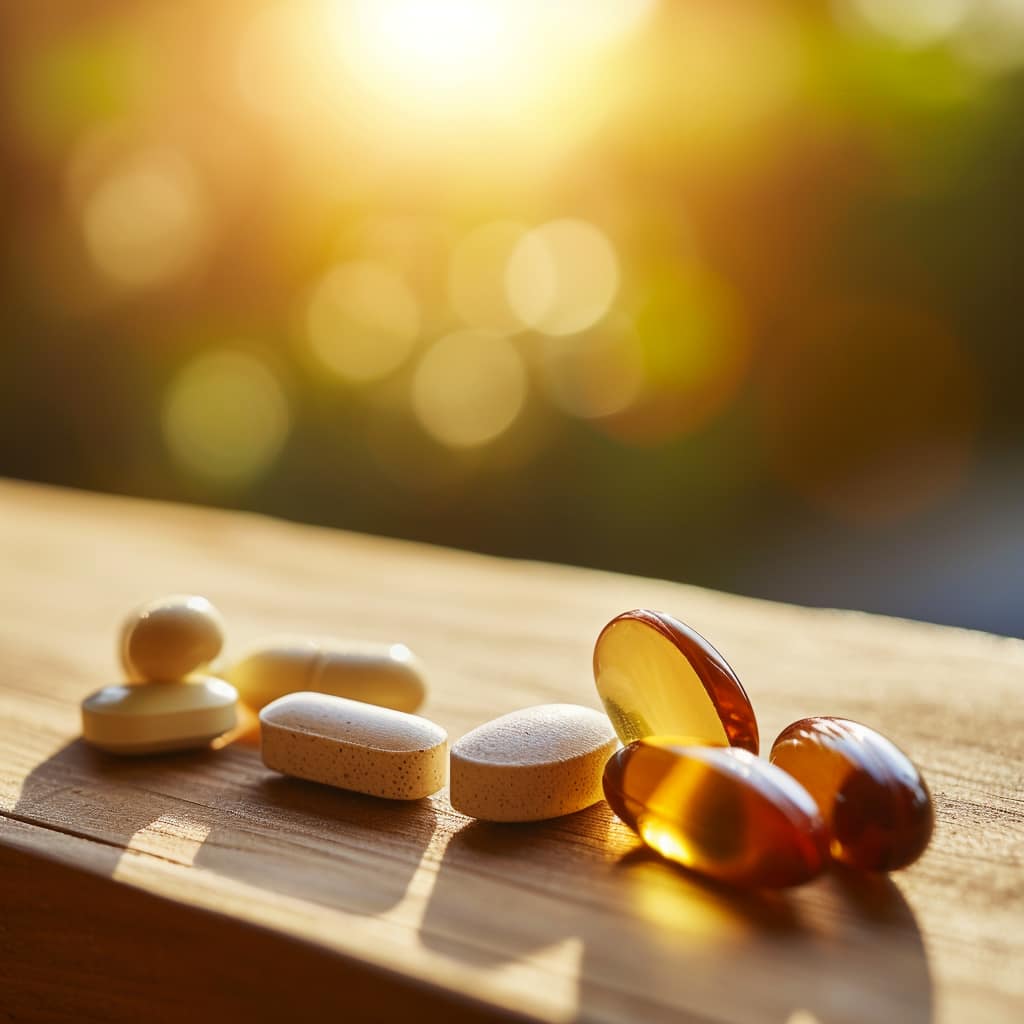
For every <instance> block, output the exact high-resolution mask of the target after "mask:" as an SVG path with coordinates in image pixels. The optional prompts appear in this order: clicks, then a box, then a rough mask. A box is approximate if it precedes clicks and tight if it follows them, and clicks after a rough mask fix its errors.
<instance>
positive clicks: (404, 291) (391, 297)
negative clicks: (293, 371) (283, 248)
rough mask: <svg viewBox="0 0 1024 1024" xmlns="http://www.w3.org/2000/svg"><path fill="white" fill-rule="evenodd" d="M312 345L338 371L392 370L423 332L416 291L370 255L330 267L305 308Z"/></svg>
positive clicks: (371, 373) (362, 377)
mask: <svg viewBox="0 0 1024 1024" xmlns="http://www.w3.org/2000/svg"><path fill="white" fill-rule="evenodd" d="M306 329H307V334H308V340H309V345H310V348H311V349H312V351H313V353H314V354H315V355H316V356H317V358H318V359H319V360H320V361H321V362H322V363H323V364H324V365H325V366H326V367H328V368H329V369H330V370H332V371H333V372H334V373H336V374H337V375H338V376H340V377H343V378H345V379H347V380H350V381H357V382H362V381H371V380H377V379H379V378H381V377H385V376H387V375H388V374H389V373H392V372H393V371H395V370H396V369H398V367H399V366H401V365H402V363H404V362H405V360H406V359H407V358H408V356H409V354H410V353H411V352H412V349H413V346H414V345H415V343H416V338H417V335H418V332H419V307H418V305H417V302H416V297H415V295H413V293H412V291H411V290H410V288H409V286H408V285H407V284H406V283H405V281H404V280H403V279H402V277H401V275H399V274H397V273H396V272H395V271H393V270H391V269H390V268H389V267H387V266H385V265H383V264H379V263H373V262H370V261H368V260H356V261H352V262H348V263H342V264H339V265H337V266H335V267H332V268H331V269H330V270H329V271H328V272H327V273H326V274H325V275H324V276H323V277H322V278H321V279H320V281H319V282H318V283H317V284H316V286H315V287H314V289H313V291H312V294H311V296H310V299H309V304H308V306H307V309H306Z"/></svg>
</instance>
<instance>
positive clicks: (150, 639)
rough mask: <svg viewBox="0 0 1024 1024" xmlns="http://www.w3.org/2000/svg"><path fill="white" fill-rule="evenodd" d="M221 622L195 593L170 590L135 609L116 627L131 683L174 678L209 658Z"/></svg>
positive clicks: (218, 642) (217, 645)
mask: <svg viewBox="0 0 1024 1024" xmlns="http://www.w3.org/2000/svg"><path fill="white" fill-rule="evenodd" d="M223 645H224V620H223V618H221V614H220V612H219V611H217V609H216V608H215V607H214V606H213V605H212V604H211V603H210V602H209V601H208V600H207V599H206V598H205V597H200V596H199V595H198V594H171V595H168V596H167V597H160V598H157V599H156V600H154V601H149V602H148V603H147V604H144V605H142V606H141V607H139V608H137V609H135V611H133V612H132V613H131V614H130V615H129V616H128V617H127V618H126V619H125V621H124V624H123V626H122V627H121V636H120V641H119V648H120V656H121V664H122V666H123V667H124V671H125V673H126V675H127V677H128V678H129V679H131V680H135V681H152V682H178V681H179V680H181V679H184V678H185V677H186V676H187V675H189V674H191V673H192V672H195V671H196V670H197V669H199V668H201V667H202V666H203V665H206V664H208V663H209V662H211V661H213V659H214V658H216V657H217V655H218V654H220V650H221V647H223Z"/></svg>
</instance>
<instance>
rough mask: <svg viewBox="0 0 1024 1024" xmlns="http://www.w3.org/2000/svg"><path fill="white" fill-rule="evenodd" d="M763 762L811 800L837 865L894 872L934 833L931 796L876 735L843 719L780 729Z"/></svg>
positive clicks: (909, 765)
mask: <svg viewBox="0 0 1024 1024" xmlns="http://www.w3.org/2000/svg"><path fill="white" fill-rule="evenodd" d="M770 760H771V763H772V764H774V765H777V766H778V767H779V768H781V769H783V771H786V772H788V773H789V774H790V775H792V776H793V778H794V779H796V780H797V782H799V783H801V784H802V785H803V786H804V787H805V788H806V789H807V791H808V792H809V793H810V794H811V796H812V797H814V800H815V801H816V803H817V804H818V808H819V809H820V811H821V814H822V817H823V818H824V819H825V824H826V826H827V827H828V829H829V832H830V835H831V850H832V856H833V857H835V859H836V860H839V861H842V862H843V863H845V864H849V865H850V866H851V867H855V868H861V869H863V870H867V871H895V870H896V869H897V868H904V867H906V866H907V865H908V864H912V863H913V862H914V861H915V860H917V858H918V857H920V856H921V854H922V853H924V851H925V848H926V847H927V846H928V842H929V840H930V839H931V837H932V828H933V827H934V812H933V810H932V798H931V794H930V793H929V792H928V787H927V786H926V785H925V781H924V779H923V778H922V777H921V773H920V772H919V771H918V770H917V768H915V767H914V764H913V762H912V761H911V760H910V758H909V757H907V755H906V754H904V753H903V751H902V750H900V748H899V747H897V746H896V745H895V744H894V743H892V742H890V741H889V740H887V739H886V738H885V737H884V736H883V735H882V734H881V733H878V732H875V730H874V729H869V728H868V727H867V726H866V725H861V724H860V723H859V722H851V721H850V720H849V719H846V718H804V719H801V720H800V721H799V722H794V723H793V724H792V725H790V726H788V727H787V728H786V729H783V730H782V732H781V733H780V734H779V738H778V739H777V740H776V741H775V743H774V744H773V745H772V750H771V755H770Z"/></svg>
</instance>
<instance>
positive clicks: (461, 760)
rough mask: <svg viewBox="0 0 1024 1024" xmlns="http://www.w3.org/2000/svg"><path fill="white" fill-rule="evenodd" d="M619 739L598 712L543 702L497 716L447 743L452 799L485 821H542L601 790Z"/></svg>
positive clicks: (593, 798)
mask: <svg viewBox="0 0 1024 1024" xmlns="http://www.w3.org/2000/svg"><path fill="white" fill-rule="evenodd" d="M617 746H618V739H617V738H616V735H615V730H614V729H613V728H612V726H611V723H610V722H609V721H608V719H607V718H606V717H605V716H604V715H602V714H601V713H600V712H599V711H594V710H593V709H592V708H585V707H581V706H579V705H577V704H541V705H538V706H537V707H532V708H524V709H522V710H521V711H513V712H512V713H511V714H508V715H502V717H501V718H495V719H494V720H493V721H490V722H486V723H485V724H484V725H481V726H478V727H477V728H476V729H474V730H473V731H472V732H468V733H466V735H465V736H463V737H462V739H460V740H458V741H457V742H456V743H455V744H454V745H453V746H452V754H451V804H452V807H454V808H455V810H457V811H461V812H462V813H463V814H468V815H470V816H472V817H474V818H480V819H482V820H484V821H542V820H543V819H545V818H557V817H559V816H560V815H562V814H571V813H573V812H574V811H581V810H583V808H584V807H589V806H590V805H591V804H594V803H597V801H598V800H601V799H602V797H603V792H602V789H601V775H602V772H603V771H604V766H605V762H607V760H608V758H609V757H610V756H611V754H612V752H613V751H614V750H615V749H616V747H617Z"/></svg>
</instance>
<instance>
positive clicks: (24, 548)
mask: <svg viewBox="0 0 1024 1024" xmlns="http://www.w3.org/2000/svg"><path fill="white" fill-rule="evenodd" d="M582 528H585V524H581V529H582ZM0 554H2V562H0V566H2V568H0V581H2V582H0V600H2V608H0V1019H11V1020H32V1019H61V1020H63V1019H67V1020H86V1019H91V1018H96V1019H105V1020H131V1021H140V1020H153V1019H158V1020H163V1019H166V1020H178V1021H180V1020H186V1019H188V1018H189V1017H192V1018H197V1017H198V1018H200V1019H203V1018H205V1017H207V1016H213V1015H215V1014H227V1015H228V1017H229V1018H230V1017H242V1016H243V1015H244V1016H245V1017H247V1018H248V1019H277V1020H290V1019H301V1017H302V1016H303V1015H306V1014H308V1015H312V1014H313V1013H314V1012H324V1013H326V1012H330V1013H332V1014H335V1015H336V1014H347V1017H346V1016H341V1017H335V1018H333V1019H358V1018H369V1019H382V1020H386V1019H393V1018H394V1017H395V1016H396V1015H399V1014H409V1015H414V1014H415V1015H417V1016H418V1017H419V1018H421V1019H434V1018H435V1017H440V1016H442V1015H443V1016H445V1017H448V1018H450V1019H459V1020H461V1019H488V1018H490V1017H497V1016H499V1015H501V1014H517V1015H521V1016H523V1017H526V1018H530V1019H538V1020H549V1021H568V1020H586V1021H589V1020H600V1021H623V1022H625V1021H661V1020H665V1021H668V1020H695V1021H770V1022H787V1021H788V1022H790V1024H813V1022H822V1024H824V1022H840V1021H900V1022H908V1024H918V1022H924V1021H929V1020H938V1021H948V1022H954V1021H1004V1020H1005V1021H1019V1020H1021V1019H1024V970H1022V966H1024V903H1022V901H1024V869H1022V863H1021V862H1022V857H1021V854H1022V847H1024V842H1022V839H1024V821H1022V818H1024V771H1022V763H1024V758H1022V754H1024V644H1022V643H1020V642H1017V641H1012V640H1006V639H1000V638H996V637H992V636H987V635H982V634H977V633H969V632H963V631H958V630H953V629H945V628H938V627H933V626H926V625H918V624H911V623H907V622H902V621H895V620H887V619H881V618H875V617H870V616H866V615H860V614H853V613H838V612H830V611H808V610H805V609H800V608H794V607H788V606H783V605H778V604H769V603H764V602H758V601H752V600H746V599H740V598H736V597H731V596H727V595H723V594H717V593H711V592H708V591H704V590H698V589H694V588H692V587H687V586H680V585H676V584H671V583H664V582H659V581H654V580H645V579H636V578H630V577H625V576H616V575H607V574H602V573H597V572H588V571H582V570H578V569H569V568H562V567H556V566H549V565H539V564H531V563H523V562H508V561H500V560H496V559H490V558H483V557H478V556H474V555H468V554H460V553H455V552H451V551H443V550H438V549H432V548H428V547H422V546H416V545H411V544H405V543H398V542H393V541H387V540H379V539H374V538H369V537H363V536H353V535H350V534H345V533H339V532H333V531H328V530H321V529H314V528H310V527H304V526H297V525H292V524H288V523H282V522H276V521H271V520H267V519H263V518H259V517H254V516H247V515H238V514H232V513H223V512H214V511H204V510H198V509H190V508H182V507H175V506H166V505H159V504H147V503H143V502H138V501H129V500H123V499H116V498H109V497H98V496H91V495H83V494H79V493H75V492H69V491H60V490H51V489H45V488H38V487H32V486H26V485H22V484H3V485H0ZM779 557H780V558H783V557H785V553H784V552H780V553H779ZM172 591H197V592H201V593H203V594H206V595H207V596H208V597H210V598H211V599H212V600H213V601H214V602H215V603H216V604H217V605H219V606H220V608H221V609H222V611H223V612H224V614H225V616H226V618H227V620H228V623H229V628H230V650H237V649H239V648H240V647H241V646H242V645H243V644H244V643H246V642H247V641H249V640H251V639H253V638H256V637H258V636H260V635H262V634H265V633H268V632H273V631H302V632H311V633H326V634H337V635H351V636H356V637H365V638H370V639H379V640H401V641H404V642H406V643H408V644H409V645H410V646H411V647H412V648H413V649H414V650H416V651H417V652H419V653H420V654H421V655H422V657H423V659H424V660H425V662H426V663H427V665H428V667H429V670H430V679H431V685H432V690H431V695H430V699H429V703H428V704H427V706H426V707H425V709H424V713H425V714H426V715H428V716H429V717H431V718H433V719H435V720H436V721H438V722H440V723H441V724H442V725H444V726H445V727H446V728H447V729H448V730H449V732H450V734H451V736H452V737H453V738H455V737H457V736H459V735H460V734H461V733H463V732H465V731H466V730H468V729H470V728H471V727H472V726H474V725H476V724H478V723H480V722H482V721H485V720H486V719H489V718H492V717H494V716H496V715H499V714H502V713H504V712H506V711H510V710H512V709H513V708H518V707H523V706H525V705H530V704H536V703H542V702H546V701H576V702H579V703H583V704H589V705H594V706H597V701H596V695H595V692H594V686H593V682H592V678H591V674H590V655H591V647H592V643H593V640H594V637H595V636H596V635H597V632H598V630H599V629H600V627H601V626H602V625H603V624H604V623H605V622H606V621H607V620H608V619H609V618H611V617H612V616H613V615H614V614H616V613H617V612H620V611H623V610H624V609H626V608H631V607H635V606H650V607H654V608H659V609H664V610H667V611H670V612H672V613H673V614H675V615H677V616H678V617H680V618H683V619H685V620H686V621H687V622H689V623H691V624H692V625H694V626H695V627H696V628H697V629H698V630H700V631H701V632H702V633H704V634H705V635H706V636H707V637H709V638H710V639H711V640H712V642H713V643H714V644H715V645H716V646H718V647H719V648H720V649H721V650H722V652H723V653H724V654H725V656H726V657H727V658H728V659H729V661H730V662H731V663H732V665H733V667H734V668H735V669H736V670H737V672H738V674H739V676H740V678H741V679H743V680H744V682H745V684H746V686H747V689H748V691H749V693H750V695H751V698H752V700H753V702H754V705H755V708H756V710H757V713H758V715H759V718H760V723H761V734H762V737H764V739H765V746H766V747H767V745H769V744H770V742H771V739H772V738H773V737H774V736H775V735H776V734H777V733H778V732H779V730H781V729H782V727H783V726H785V725H786V724H787V723H789V722H790V721H792V720H794V719H796V718H799V717H803V716H805V715H809V714H820V713H824V714H833V715H844V716H848V717H851V718H855V719H860V720H862V721H865V722H867V723H870V724H871V725H873V726H875V727H877V728H879V729H880V730H882V731H883V732H885V733H886V734H888V735H889V736H891V737H892V738H893V739H894V740H895V741H896V742H897V743H899V744H900V745H901V746H903V747H904V748H905V749H906V750H907V751H908V752H909V753H910V754H911V756H912V757H913V758H914V759H915V760H916V761H917V762H918V764H919V765H920V766H921V767H922V769H923V771H924V773H925V775H926V777H927V779H928V781H929V783H930V785H931V787H932V792H933V794H934V797H935V802H936V807H937V815H938V824H937V829H936V834H935V839H934V842H933V845H932V847H931V849H930V850H929V852H928V853H927V854H926V855H925V857H924V859H923V860H922V861H921V862H919V863H918V864H917V865H915V866H914V867H912V868H911V869H909V870H908V871H906V872H904V873H902V874H898V875H896V876H893V878H892V879H891V880H890V879H886V878H859V877H856V876H854V875H850V874H839V873H833V874H830V875H828V876H827V877H825V878H823V879H822V880H820V881H818V882H816V883H814V884H812V885H809V886H807V887H805V888H803V889H800V890H797V891H793V892H791V893H788V894H785V895H768V894H757V893H751V894H740V893H732V892H728V891H725V890H721V889H716V888H713V887H709V886H706V885H704V884H701V883H700V882H698V881H696V880H694V879H692V878H690V877H687V876H686V875H685V874H684V873H682V872H681V871H677V870H675V869H673V868H672V867H670V866H669V865H667V864H665V863H662V862H660V861H658V860H656V859H653V858H652V857H650V856H648V855H647V854H646V853H644V851H643V850H642V849H640V848H639V847H638V844H637V841H636V840H635V839H634V837H633V836H632V834H631V833H630V832H629V831H628V830H627V829H626V828H625V827H624V826H622V825H621V824H620V823H619V822H618V821H616V820H615V819H614V818H613V817H612V816H611V814H610V812H609V811H608V809H607V807H606V806H604V805H603V804H602V805H599V806H596V807H593V808H591V809H590V810H587V811H584V812H582V813H580V814H577V815H574V816H571V817H568V818H563V819H561V820H557V821H553V822H550V823H547V824H542V825H536V826H489V825H484V824H478V823H474V822H472V821H470V820H469V819H466V818H464V817H462V816H461V815H459V814H456V813H455V812H453V811H452V810H451V808H450V807H449V806H448V804H447V801H446V799H445V797H444V795H443V794H442V795H439V796H437V797H435V798H433V799H430V800H426V801H422V802H419V803H414V804H411V805H401V804H391V803H386V802H384V801H378V800H374V799H371V798H367V797H360V796H355V795H348V794H345V793H342V792H339V791H334V790H330V789H326V788H321V787H317V786H315V785H312V784H306V783H299V782H295V781H291V780H288V779H284V778H282V777H279V776H276V775H274V774H273V773H271V772H270V771H268V770H267V769H265V768H264V767H263V766H262V764H261V762H260V760H259V757H258V754H257V752H256V750H255V749H254V748H253V747H252V746H251V745H246V744H244V743H236V744H235V745H233V746H231V747H229V748H227V749H224V750H221V751H217V752H209V753H201V754H188V755H172V756H164V757H160V758H151V759H140V760H116V759H112V758H108V757H105V756H102V755H99V754H97V753H95V752H93V751H92V750H90V749H88V748H86V747H85V746H83V744H82V743H81V742H80V741H79V740H78V739H77V738H76V737H77V732H78V724H79V723H78V702H79V701H80V700H81V699H82V697H84V696H85V695H86V694H87V693H89V692H90V691H91V690H93V689H96V688H97V687H99V686H101V685H104V684H106V683H109V682H114V681H116V680H117V678H118V670H117V667H116V663H115V660H114V637H115V633H116V627H117V624H118V623H119V620H120V618H121V616H122V614H123V613H124V612H125V611H126V610H127V609H129V608H130V607H131V606H133V605H134V604H135V603H137V602H139V601H142V600H144V599H147V598H149V597H152V596H155V595H157V594H160V593H164V592H172ZM296 940H298V941H296Z"/></svg>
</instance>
